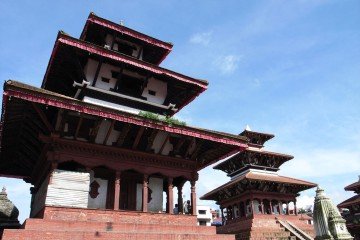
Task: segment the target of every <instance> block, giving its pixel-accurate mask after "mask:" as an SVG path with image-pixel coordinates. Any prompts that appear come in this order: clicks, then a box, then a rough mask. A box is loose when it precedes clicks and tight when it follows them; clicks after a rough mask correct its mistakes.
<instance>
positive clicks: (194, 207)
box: [190, 180, 196, 215]
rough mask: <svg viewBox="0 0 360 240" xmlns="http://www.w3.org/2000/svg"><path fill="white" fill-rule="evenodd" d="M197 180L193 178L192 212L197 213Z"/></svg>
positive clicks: (191, 182)
mask: <svg viewBox="0 0 360 240" xmlns="http://www.w3.org/2000/svg"><path fill="white" fill-rule="evenodd" d="M195 183H196V181H195V180H191V181H190V184H191V210H192V211H191V214H192V215H196V190H195Z"/></svg>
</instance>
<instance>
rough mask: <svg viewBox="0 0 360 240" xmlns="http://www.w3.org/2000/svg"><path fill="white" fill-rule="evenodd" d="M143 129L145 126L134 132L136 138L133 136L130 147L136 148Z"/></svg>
mask: <svg viewBox="0 0 360 240" xmlns="http://www.w3.org/2000/svg"><path fill="white" fill-rule="evenodd" d="M144 130H145V127H140V129H139V131H138V133H137V134H136V138H135V141H134V144H133V146H132V149H136V148H137V146H138V145H139V142H140V139H141V136H142V135H143V133H144Z"/></svg>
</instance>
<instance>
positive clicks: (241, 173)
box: [200, 126, 316, 239]
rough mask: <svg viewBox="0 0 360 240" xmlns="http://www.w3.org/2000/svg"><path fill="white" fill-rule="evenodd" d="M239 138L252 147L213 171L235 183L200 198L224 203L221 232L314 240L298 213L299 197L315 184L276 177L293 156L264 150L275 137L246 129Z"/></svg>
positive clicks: (308, 227)
mask: <svg viewBox="0 0 360 240" xmlns="http://www.w3.org/2000/svg"><path fill="white" fill-rule="evenodd" d="M239 136H243V137H247V138H248V139H249V143H248V145H249V147H248V148H247V149H245V150H243V151H239V152H238V153H236V154H234V155H232V156H231V157H229V158H228V159H226V160H224V161H223V162H221V163H219V164H218V165H216V166H215V167H214V169H218V170H221V171H224V172H225V173H227V175H228V176H229V177H230V178H231V179H230V181H229V182H227V183H226V184H224V185H222V186H220V187H218V188H216V189H214V190H212V191H211V192H209V193H207V194H205V195H204V196H202V197H201V198H200V199H202V200H215V201H216V203H217V204H219V205H220V209H221V214H222V219H223V226H220V227H218V228H217V232H218V233H231V234H236V239H262V238H264V239H265V238H272V239H275V238H284V239H285V238H286V239H287V238H290V237H296V238H297V239H311V238H312V237H314V236H315V234H314V229H313V226H312V225H309V224H308V223H307V221H303V220H301V219H302V218H301V216H300V215H298V212H297V206H296V197H297V196H299V192H300V191H303V190H306V189H310V188H313V187H315V186H316V184H314V183H311V182H307V181H303V180H299V179H295V178H291V177H285V176H281V175H279V174H278V173H277V171H278V170H279V168H280V166H281V165H282V164H284V163H285V162H287V161H289V160H291V159H292V158H293V156H290V155H287V154H281V153H275V152H269V151H266V150H264V149H263V147H264V143H265V142H266V141H268V140H270V139H272V138H273V137H274V135H273V134H268V133H261V132H255V131H251V129H250V128H249V127H248V126H247V128H246V129H245V130H244V131H243V132H242V133H241V134H240V135H239Z"/></svg>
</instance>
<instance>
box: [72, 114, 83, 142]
mask: <svg viewBox="0 0 360 240" xmlns="http://www.w3.org/2000/svg"><path fill="white" fill-rule="evenodd" d="M83 119H84V118H83V117H82V116H81V117H80V119H79V122H78V125H77V127H76V131H75V135H74V139H77V137H78V135H79V131H80V128H81V124H82V122H83Z"/></svg>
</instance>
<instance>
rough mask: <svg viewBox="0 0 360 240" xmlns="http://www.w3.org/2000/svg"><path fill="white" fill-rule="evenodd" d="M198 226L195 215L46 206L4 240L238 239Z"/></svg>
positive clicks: (4, 234) (10, 232)
mask: <svg viewBox="0 0 360 240" xmlns="http://www.w3.org/2000/svg"><path fill="white" fill-rule="evenodd" d="M196 224H197V220H196V216H193V215H171V214H165V213H144V212H130V211H114V210H97V209H80V208H63V207H45V208H44V210H43V211H42V213H41V214H40V215H39V216H38V218H29V219H27V220H26V221H25V222H24V224H23V225H22V228H21V229H6V230H5V231H4V233H3V236H2V238H1V239H2V240H9V239H11V240H20V239H71V240H78V239H131V240H137V239H139V240H140V239H148V240H162V239H164V240H165V239H167V240H171V239H174V240H175V239H176V240H185V239H186V240H197V239H199V240H202V239H204V240H205V239H206V240H208V239H219V240H230V239H231V240H234V239H235V237H234V235H228V234H221V235H219V234H216V228H215V227H207V226H197V225H196Z"/></svg>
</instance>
